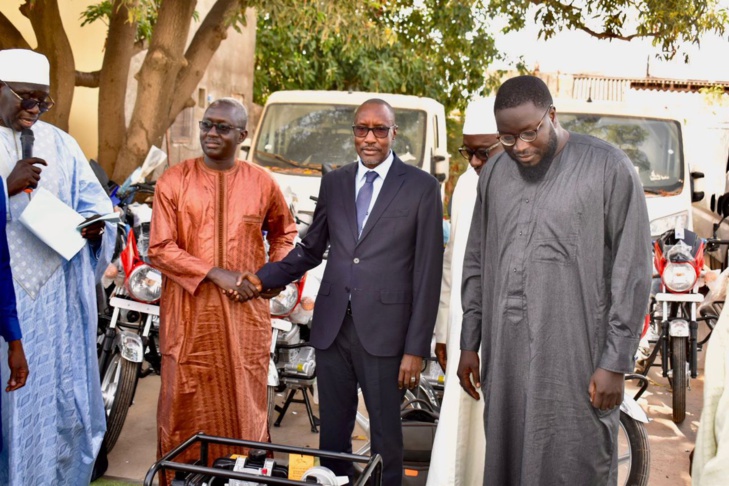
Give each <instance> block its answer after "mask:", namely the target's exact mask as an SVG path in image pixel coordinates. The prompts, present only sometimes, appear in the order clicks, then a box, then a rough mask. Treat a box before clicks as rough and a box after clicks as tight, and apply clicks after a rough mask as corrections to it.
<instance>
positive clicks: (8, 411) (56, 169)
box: [0, 49, 116, 486]
mask: <svg viewBox="0 0 729 486" xmlns="http://www.w3.org/2000/svg"><path fill="white" fill-rule="evenodd" d="M49 72H50V67H49V64H48V60H47V59H46V57H45V56H43V55H41V54H38V53H36V52H33V51H30V50H26V49H8V50H3V51H0V176H2V177H3V178H4V179H5V182H6V189H7V192H6V193H5V191H3V192H4V193H2V194H0V197H4V198H7V206H6V207H7V208H8V215H7V216H8V218H7V220H8V223H7V236H8V245H9V249H10V266H11V269H12V272H13V280H14V282H13V285H14V288H15V295H16V298H17V308H18V318H19V321H20V327H21V329H22V332H23V338H24V339H23V346H24V348H25V353H26V358H27V360H28V365H29V367H30V369H31V370H32V371H31V374H30V376H29V377H28V381H27V383H26V386H25V387H24V388H22V389H20V390H17V391H15V392H13V393H12V394H10V395H6V396H4V397H3V400H4V402H3V407H2V433H3V445H4V448H3V451H2V453H0V484H3V485H13V486H30V485H40V484H53V485H55V486H58V485H73V486H76V485H82V484H89V481H90V479H91V471H92V467H93V465H94V460H95V458H96V456H97V454H98V453H99V449H100V447H101V442H102V440H103V437H104V431H105V430H106V415H105V413H104V404H103V400H102V396H101V386H100V385H101V384H100V381H99V370H98V363H97V357H96V327H97V323H98V313H97V308H96V291H95V283H96V282H97V281H98V277H100V276H101V272H103V269H104V268H105V267H106V263H105V262H104V260H106V261H108V256H110V254H111V251H112V250H113V248H114V237H115V233H116V232H115V229H114V226H113V225H111V224H109V223H107V224H106V225H105V224H104V223H103V222H98V223H92V224H91V225H89V226H87V227H85V228H84V229H83V230H82V231H81V236H82V237H84V238H86V239H87V240H88V242H87V244H86V245H84V247H83V248H82V249H81V250H80V251H79V252H78V253H77V254H76V255H75V256H74V257H73V258H71V260H65V259H64V258H63V257H61V256H60V255H59V254H57V253H56V252H55V251H54V250H52V249H51V248H50V247H49V246H47V245H46V244H45V243H43V242H42V241H41V240H40V239H38V238H37V237H36V236H35V235H34V234H33V233H31V232H30V231H29V230H28V229H26V228H25V227H24V226H23V225H22V224H21V223H20V221H19V217H20V215H21V214H22V213H23V211H24V210H25V208H26V207H27V206H28V204H29V203H30V201H31V199H32V198H33V197H35V196H33V194H36V193H37V191H40V190H45V191H48V192H50V193H51V194H52V195H54V196H56V197H57V198H58V199H60V200H61V201H62V202H63V203H65V204H66V205H68V206H70V207H71V208H73V209H74V210H75V211H76V212H78V213H79V214H81V215H82V216H84V217H86V218H90V217H92V216H94V215H97V214H98V215H103V214H107V213H110V212H111V211H112V205H111V201H110V200H109V197H108V196H107V195H106V192H105V191H104V189H103V187H102V186H101V184H100V183H99V181H98V179H97V178H96V176H95V175H94V173H93V171H92V169H91V166H90V165H89V163H88V160H87V159H86V157H85V156H84V154H83V152H82V151H81V148H80V147H79V146H78V143H76V141H75V140H74V139H73V138H72V137H71V136H70V135H68V134H67V133H65V132H63V131H62V130H59V129H58V128H56V127H54V126H53V125H50V124H48V123H44V122H42V121H40V120H39V118H40V116H41V115H42V114H43V113H44V112H46V111H48V110H49V109H51V107H52V106H53V103H54V102H53V100H52V99H51V96H50V86H49V84H50V75H49ZM64 101H68V100H64ZM27 129H30V130H32V132H33V135H34V139H35V142H34V144H33V151H32V156H31V157H26V156H24V155H23V150H22V145H23V142H22V139H21V133H22V132H23V131H24V130H27ZM104 257H107V258H104ZM7 362H8V359H7V354H6V353H5V351H4V350H1V349H0V366H1V367H2V371H3V375H6V374H7V373H8V369H7Z"/></svg>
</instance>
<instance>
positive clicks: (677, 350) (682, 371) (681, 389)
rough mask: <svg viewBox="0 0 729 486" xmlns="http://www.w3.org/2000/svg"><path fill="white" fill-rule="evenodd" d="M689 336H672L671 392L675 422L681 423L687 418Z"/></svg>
mask: <svg viewBox="0 0 729 486" xmlns="http://www.w3.org/2000/svg"><path fill="white" fill-rule="evenodd" d="M687 348H688V338H685V337H673V338H671V370H672V372H673V373H672V374H673V376H672V379H671V388H672V390H671V392H672V394H673V422H674V423H676V424H680V423H681V422H683V421H684V419H685V418H686V389H687V388H688V383H687V377H686V349H687Z"/></svg>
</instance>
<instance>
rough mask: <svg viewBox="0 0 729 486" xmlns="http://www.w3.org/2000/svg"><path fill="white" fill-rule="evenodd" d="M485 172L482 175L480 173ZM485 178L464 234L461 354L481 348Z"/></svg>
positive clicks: (479, 183) (479, 185)
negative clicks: (469, 223)
mask: <svg viewBox="0 0 729 486" xmlns="http://www.w3.org/2000/svg"><path fill="white" fill-rule="evenodd" d="M484 172H486V171H484ZM486 181H487V178H485V177H484V174H481V177H479V180H478V196H477V197H476V205H475V206H474V209H473V217H472V218H471V230H470V231H469V233H468V245H467V246H466V253H465V256H464V257H463V277H462V283H461V305H462V307H463V323H462V325H461V350H463V351H478V350H479V348H480V346H481V322H482V318H483V314H482V312H483V311H482V304H483V302H482V299H483V292H482V274H481V273H482V272H481V269H482V265H481V259H482V257H483V255H482V254H481V252H482V251H483V244H482V243H483V239H484V237H485V235H484V231H483V218H484V207H483V202H484V200H485V195H484V193H483V192H484V191H485V188H484V185H485V183H486Z"/></svg>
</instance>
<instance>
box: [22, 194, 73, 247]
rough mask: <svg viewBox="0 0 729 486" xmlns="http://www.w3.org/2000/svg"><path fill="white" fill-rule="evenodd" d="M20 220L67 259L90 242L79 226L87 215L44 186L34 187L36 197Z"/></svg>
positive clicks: (32, 199)
mask: <svg viewBox="0 0 729 486" xmlns="http://www.w3.org/2000/svg"><path fill="white" fill-rule="evenodd" d="M18 220H19V221H20V224H22V225H23V226H25V227H26V228H27V229H28V230H29V231H30V232H31V233H33V234H34V235H35V236H37V237H38V239H40V240H41V241H42V242H43V243H45V244H46V245H48V246H49V247H51V248H52V249H53V250H55V251H56V253H58V254H59V255H61V256H62V257H63V258H65V259H66V260H70V259H71V258H73V257H74V255H76V253H78V252H79V250H81V248H83V247H84V245H85V244H86V240H85V239H84V238H83V237H82V236H81V233H80V232H79V231H78V230H77V229H76V227H77V226H78V225H79V224H81V223H83V222H84V221H85V220H86V218H84V217H83V216H81V215H80V214H79V213H77V212H76V211H74V210H73V208H71V207H70V206H68V205H67V204H66V203H64V202H63V201H61V200H60V199H58V198H57V197H56V196H54V195H53V194H51V193H50V192H49V191H48V190H46V189H44V188H42V187H41V188H38V189H36V190H34V191H33V197H32V198H31V200H30V202H29V203H28V206H27V207H26V208H25V210H24V211H23V214H21V215H20V218H18Z"/></svg>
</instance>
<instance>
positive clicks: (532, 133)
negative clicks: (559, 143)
mask: <svg viewBox="0 0 729 486" xmlns="http://www.w3.org/2000/svg"><path fill="white" fill-rule="evenodd" d="M553 106H554V105H549V107H548V108H547V111H545V112H544V115H542V118H541V120H540V121H539V125H537V128H536V129H535V130H524V131H523V132H521V133H520V134H519V138H520V139H522V140H523V141H525V142H533V141H534V140H536V139H537V134H538V133H539V129H540V128H542V123H544V117H545V115H546V114H547V113H549V110H551V109H552V108H553ZM499 141H500V142H501V144H502V145H506V146H507V147H512V146H513V145H514V144H516V136H514V135H512V134H510V133H505V134H503V135H502V134H499Z"/></svg>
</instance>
